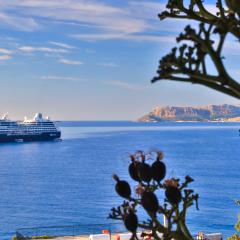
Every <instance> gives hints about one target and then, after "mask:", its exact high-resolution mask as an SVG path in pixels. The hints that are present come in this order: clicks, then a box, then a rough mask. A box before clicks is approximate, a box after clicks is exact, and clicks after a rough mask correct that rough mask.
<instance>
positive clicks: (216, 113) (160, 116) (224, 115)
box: [138, 104, 240, 122]
mask: <svg viewBox="0 0 240 240" xmlns="http://www.w3.org/2000/svg"><path fill="white" fill-rule="evenodd" d="M138 121H139V122H161V121H173V122H211V121H214V122H216V121H217V122H240V105H229V104H223V105H208V106H198V107H170V106H166V107H161V106H157V107H155V108H154V109H153V110H152V111H151V112H150V113H148V114H146V115H144V116H143V117H140V118H139V119H138Z"/></svg>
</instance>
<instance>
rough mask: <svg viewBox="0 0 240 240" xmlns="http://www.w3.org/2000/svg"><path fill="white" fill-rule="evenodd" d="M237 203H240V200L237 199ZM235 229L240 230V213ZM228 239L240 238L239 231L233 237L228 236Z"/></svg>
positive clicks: (235, 239) (236, 239)
mask: <svg viewBox="0 0 240 240" xmlns="http://www.w3.org/2000/svg"><path fill="white" fill-rule="evenodd" d="M236 204H237V205H240V201H239V200H238V201H236ZM235 229H236V230H237V231H238V232H240V214H238V220H237V222H236V224H235ZM227 240H240V236H239V235H238V234H237V233H235V234H234V235H232V236H231V237H229V238H227Z"/></svg>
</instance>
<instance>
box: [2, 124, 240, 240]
mask: <svg viewBox="0 0 240 240" xmlns="http://www.w3.org/2000/svg"><path fill="white" fill-rule="evenodd" d="M239 128H240V124H232V123H231V124H230V123H208V124H207V123H204V124H203V123H201V124H200V123H168V124H166V123H161V124H142V123H141V124H139V123H131V122H63V123H61V130H62V135H63V141H62V142H44V143H39V142H36V143H14V144H1V145H0V149H1V154H0V186H1V190H0V193H1V195H0V216H1V218H0V239H3V240H5V239H10V238H11V236H12V235H13V234H14V232H15V230H16V229H18V228H23V227H37V226H61V225H77V224H86V225H89V226H90V224H94V223H106V224H109V223H111V221H110V220H108V219H107V216H108V213H109V210H110V209H111V208H112V207H113V206H117V205H118V204H120V203H121V201H122V200H121V199H120V198H119V197H118V196H117V195H116V193H115V192H114V182H113V180H112V178H111V176H112V174H113V173H117V174H119V176H121V177H122V178H124V179H128V174H127V167H128V161H129V160H128V154H129V153H132V152H134V151H135V150H138V149H142V150H146V151H148V150H149V149H153V148H158V149H161V150H163V151H164V152H165V156H166V157H165V163H166V165H167V167H168V174H167V176H168V177H173V176H174V177H184V176H185V175H187V174H189V175H191V176H192V177H193V178H194V179H195V182H194V184H193V187H194V189H195V190H196V191H197V192H198V193H199V195H200V201H199V205H200V211H196V210H195V208H194V207H193V208H192V209H191V211H190V214H189V216H188V222H189V226H190V228H191V230H192V231H193V232H194V233H197V232H198V231H205V232H223V233H224V235H225V236H228V235H230V234H232V233H233V232H234V228H233V225H234V223H235V221H236V217H237V213H238V211H239V209H238V207H237V206H235V204H234V201H235V200H236V199H240V184H239V179H240V171H239V169H240V162H239V156H240V148H239V141H240V137H239V134H238V129H239ZM84 231H85V232H88V231H90V227H89V228H88V227H86V228H85V229H84Z"/></svg>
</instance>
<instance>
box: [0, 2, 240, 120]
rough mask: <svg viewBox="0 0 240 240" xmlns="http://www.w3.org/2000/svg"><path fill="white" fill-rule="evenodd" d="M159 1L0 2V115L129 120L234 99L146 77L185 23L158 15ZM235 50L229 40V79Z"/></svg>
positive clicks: (234, 68)
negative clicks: (168, 108) (164, 109)
mask: <svg viewBox="0 0 240 240" xmlns="http://www.w3.org/2000/svg"><path fill="white" fill-rule="evenodd" d="M165 2H166V1H160V0H141V1H136V0H126V1H121V0H114V1H113V0H101V1H99V0H98V1H97V0H88V1H87V3H86V1H84V0H62V1H57V0H51V1H46V0H13V1H4V0H0V6H1V11H0V19H1V22H0V30H1V31H0V77H1V94H0V109H1V111H0V114H4V113H6V112H8V113H9V117H10V118H12V119H23V117H24V116H27V117H28V118H31V117H32V116H33V115H34V114H35V112H42V113H43V114H44V116H46V115H49V116H50V117H51V118H52V119H54V120H58V119H59V120H135V119H137V118H138V117H140V116H142V115H143V114H145V113H147V112H149V111H150V110H151V109H152V108H154V107H155V106H157V105H162V106H165V105H171V106H199V105H209V104H224V103H227V104H238V103H239V101H238V100H237V99H234V98H231V97H228V96H226V95H223V94H220V93H217V92H216V91H213V90H211V89H207V88H206V87H202V86H196V85H190V84H183V83H179V82H167V81H163V82H157V83H155V84H153V85H152V84H151V83H150V80H151V79H152V77H154V76H155V73H156V70H157V67H158V61H159V59H160V58H161V56H163V55H165V54H167V53H168V52H169V51H170V50H171V48H172V47H173V46H174V45H175V38H176V36H177V35H178V34H179V33H180V31H181V30H182V29H183V28H184V27H185V25H186V24H187V22H186V21H185V20H181V21H179V20H177V21H176V20H165V21H159V19H158V17H157V14H158V13H159V12H161V11H162V10H163V9H164V6H165ZM205 3H207V4H208V7H209V8H211V9H214V5H215V1H213V0H208V1H205ZM239 54H240V47H239V43H238V42H237V41H236V40H235V39H230V38H229V39H228V40H227V42H226V47H225V57H226V60H225V62H226V66H227V68H228V70H229V72H230V73H231V75H232V76H233V77H234V78H236V79H238V78H239V77H240V70H239V66H238V63H239V58H238V56H239ZM209 68H211V65H209Z"/></svg>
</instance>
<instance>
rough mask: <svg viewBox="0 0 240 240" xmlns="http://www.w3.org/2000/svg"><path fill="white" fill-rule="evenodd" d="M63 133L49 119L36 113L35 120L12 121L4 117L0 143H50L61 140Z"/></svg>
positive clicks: (1, 122)
mask: <svg viewBox="0 0 240 240" xmlns="http://www.w3.org/2000/svg"><path fill="white" fill-rule="evenodd" d="M60 137H61V131H60V130H59V129H58V128H57V127H56V126H55V123H54V122H53V121H51V120H50V118H49V117H47V118H46V119H44V118H43V116H42V114H41V113H36V115H35V116H34V118H33V119H27V118H26V117H25V119H24V121H12V120H10V119H8V117H7V115H4V116H3V117H2V118H1V119H0V142H25V141H48V140H55V139H60Z"/></svg>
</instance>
